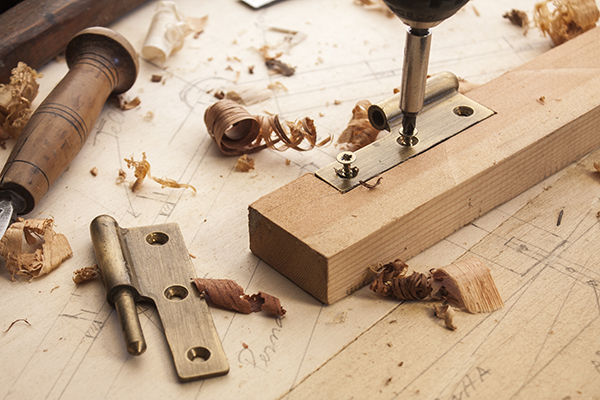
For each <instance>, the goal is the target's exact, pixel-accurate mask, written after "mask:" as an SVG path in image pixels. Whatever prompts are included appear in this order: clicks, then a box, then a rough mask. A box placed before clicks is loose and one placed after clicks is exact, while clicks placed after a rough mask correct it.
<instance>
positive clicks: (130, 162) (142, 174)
mask: <svg viewBox="0 0 600 400" xmlns="http://www.w3.org/2000/svg"><path fill="white" fill-rule="evenodd" d="M125 162H126V163H127V168H133V169H134V172H133V175H134V176H135V178H136V180H135V182H133V183H132V184H131V186H130V187H131V191H132V192H137V191H138V190H140V188H141V187H142V183H143V182H144V179H145V178H146V177H148V178H149V179H152V180H153V181H154V182H156V183H159V184H160V185H161V187H162V188H165V187H170V188H173V189H181V188H185V189H191V190H193V192H194V195H195V194H196V188H195V187H193V186H192V185H189V184H187V183H179V182H177V181H176V180H174V179H170V178H156V177H153V176H152V175H150V163H149V162H148V160H146V153H145V152H144V153H142V159H141V160H140V161H135V160H134V159H133V156H131V158H125ZM124 181H125V171H123V170H119V177H118V178H117V184H120V183H122V182H124Z"/></svg>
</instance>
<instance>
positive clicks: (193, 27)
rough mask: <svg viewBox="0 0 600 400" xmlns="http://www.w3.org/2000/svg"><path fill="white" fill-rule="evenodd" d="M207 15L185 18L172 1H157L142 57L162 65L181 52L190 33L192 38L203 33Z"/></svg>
mask: <svg viewBox="0 0 600 400" xmlns="http://www.w3.org/2000/svg"><path fill="white" fill-rule="evenodd" d="M207 20H208V15H205V16H203V17H186V16H185V15H184V14H183V13H182V12H181V10H180V9H179V7H178V6H177V3H175V2H174V1H159V2H158V3H157V5H156V10H155V12H154V16H153V17H152V22H151V23H150V27H149V28H148V34H147V35H146V40H145V41H144V46H143V47H142V55H143V56H144V57H145V58H146V59H149V60H156V61H158V62H159V63H164V62H165V61H166V60H167V58H169V56H170V55H171V54H172V53H175V52H176V51H179V50H181V48H182V47H183V43H184V39H185V37H186V36H187V35H189V34H190V33H194V38H197V37H198V36H200V34H201V33H202V32H203V31H204V27H205V26H206V22H207Z"/></svg>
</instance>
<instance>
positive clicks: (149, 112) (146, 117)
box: [143, 111, 154, 122]
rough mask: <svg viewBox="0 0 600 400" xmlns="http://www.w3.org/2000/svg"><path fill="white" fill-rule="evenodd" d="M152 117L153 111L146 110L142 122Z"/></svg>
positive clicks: (148, 120) (150, 119)
mask: <svg viewBox="0 0 600 400" xmlns="http://www.w3.org/2000/svg"><path fill="white" fill-rule="evenodd" d="M152 119H154V113H153V112H152V111H148V112H147V113H146V115H144V118H143V120H144V122H150V121H152Z"/></svg>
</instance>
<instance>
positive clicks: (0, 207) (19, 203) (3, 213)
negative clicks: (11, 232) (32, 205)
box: [0, 190, 25, 238]
mask: <svg viewBox="0 0 600 400" xmlns="http://www.w3.org/2000/svg"><path fill="white" fill-rule="evenodd" d="M24 207H25V201H24V200H23V199H22V198H21V196H19V195H17V194H15V193H13V192H11V191H9V190H3V191H0V238H2V237H3V236H4V233H6V230H7V229H8V227H9V226H10V224H12V223H13V222H14V221H15V220H16V219H17V215H18V214H19V212H22V211H23V209H24Z"/></svg>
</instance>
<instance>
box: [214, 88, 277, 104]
mask: <svg viewBox="0 0 600 400" xmlns="http://www.w3.org/2000/svg"><path fill="white" fill-rule="evenodd" d="M272 95H273V92H272V91H271V89H270V88H269V87H263V86H260V85H246V86H238V87H235V88H228V89H224V90H219V91H217V92H216V93H215V97H216V98H218V99H220V100H222V99H227V100H231V101H235V102H236V103H238V104H241V105H243V106H251V105H253V104H256V103H260V102H263V101H265V100H268V99H270V98H271V96H272Z"/></svg>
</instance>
